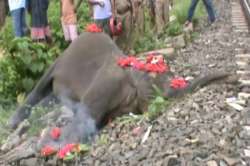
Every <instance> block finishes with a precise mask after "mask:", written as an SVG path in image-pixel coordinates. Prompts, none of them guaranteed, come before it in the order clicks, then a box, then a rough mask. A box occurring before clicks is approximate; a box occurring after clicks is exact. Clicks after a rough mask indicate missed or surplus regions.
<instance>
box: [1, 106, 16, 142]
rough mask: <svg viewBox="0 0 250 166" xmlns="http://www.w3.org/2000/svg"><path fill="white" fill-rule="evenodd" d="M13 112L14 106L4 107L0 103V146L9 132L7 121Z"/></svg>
mask: <svg viewBox="0 0 250 166" xmlns="http://www.w3.org/2000/svg"><path fill="white" fill-rule="evenodd" d="M14 110H15V106H14V105H10V104H9V103H8V104H7V105H4V104H2V103H0V128H1V130H0V145H1V144H3V143H4V141H5V140H6V138H7V136H8V135H9V134H10V131H8V130H7V128H8V127H7V125H6V124H7V120H8V119H9V117H10V115H11V114H12V113H13V111H14Z"/></svg>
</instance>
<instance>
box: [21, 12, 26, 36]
mask: <svg viewBox="0 0 250 166" xmlns="http://www.w3.org/2000/svg"><path fill="white" fill-rule="evenodd" d="M20 19H21V27H22V32H23V35H27V33H28V27H27V24H26V19H25V8H22V10H21V18H20Z"/></svg>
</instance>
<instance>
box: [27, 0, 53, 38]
mask: <svg viewBox="0 0 250 166" xmlns="http://www.w3.org/2000/svg"><path fill="white" fill-rule="evenodd" d="M48 7H49V0H31V2H30V8H31V9H30V11H31V38H32V40H33V41H36V42H47V43H51V42H52V39H51V31H50V28H49V23H48V17H47V10H48Z"/></svg>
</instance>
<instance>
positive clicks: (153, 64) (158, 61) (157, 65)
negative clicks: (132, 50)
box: [117, 54, 168, 73]
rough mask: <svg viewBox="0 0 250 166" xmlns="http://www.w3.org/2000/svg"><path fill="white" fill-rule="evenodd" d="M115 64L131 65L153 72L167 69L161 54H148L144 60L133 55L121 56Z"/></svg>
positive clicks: (162, 71) (161, 71)
mask: <svg viewBox="0 0 250 166" xmlns="http://www.w3.org/2000/svg"><path fill="white" fill-rule="evenodd" d="M117 64H118V65H119V66H121V67H133V68H134V69H137V70H142V71H146V72H154V73H164V72H166V71H167V70H168V66H167V65H166V64H165V62H164V57H163V56H162V55H153V54H152V55H148V56H147V58H146V62H145V61H142V60H140V59H137V58H136V57H134V56H128V57H122V58H119V59H118V60H117Z"/></svg>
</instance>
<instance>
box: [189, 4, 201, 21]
mask: <svg viewBox="0 0 250 166" xmlns="http://www.w3.org/2000/svg"><path fill="white" fill-rule="evenodd" d="M198 2H199V0H192V2H191V5H190V7H189V10H188V18H187V21H189V22H191V21H192V18H193V15H194V11H195V8H196V6H197V4H198Z"/></svg>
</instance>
